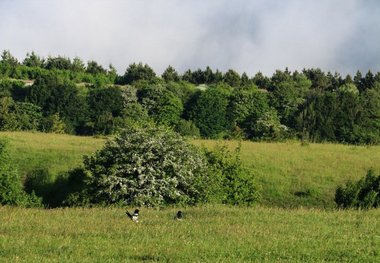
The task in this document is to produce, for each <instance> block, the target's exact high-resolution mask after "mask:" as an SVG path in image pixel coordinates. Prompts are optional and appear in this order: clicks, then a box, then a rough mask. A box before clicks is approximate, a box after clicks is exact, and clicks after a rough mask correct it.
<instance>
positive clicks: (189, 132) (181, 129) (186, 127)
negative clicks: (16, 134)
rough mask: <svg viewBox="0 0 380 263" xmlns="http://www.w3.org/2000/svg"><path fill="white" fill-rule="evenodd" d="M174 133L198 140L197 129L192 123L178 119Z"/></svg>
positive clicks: (198, 133)
mask: <svg viewBox="0 0 380 263" xmlns="http://www.w3.org/2000/svg"><path fill="white" fill-rule="evenodd" d="M175 131H176V132H178V133H179V134H181V135H182V136H189V137H193V138H199V137H200V132H199V129H198V127H197V126H196V125H195V124H194V122H192V121H187V120H184V119H180V120H179V122H178V124H177V125H176V127H175Z"/></svg>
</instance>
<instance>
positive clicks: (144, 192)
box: [84, 126, 207, 207]
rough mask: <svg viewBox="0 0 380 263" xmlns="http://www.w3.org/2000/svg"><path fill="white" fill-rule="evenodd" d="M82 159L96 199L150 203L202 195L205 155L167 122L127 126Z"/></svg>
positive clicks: (185, 201) (184, 201) (191, 200)
mask: <svg viewBox="0 0 380 263" xmlns="http://www.w3.org/2000/svg"><path fill="white" fill-rule="evenodd" d="M84 164H85V169H86V170H87V171H88V172H89V174H90V175H91V177H90V183H89V186H90V189H91V190H90V192H92V194H93V196H92V201H93V202H95V203H105V204H111V203H122V202H125V203H126V204H127V205H137V206H150V207H153V206H163V205H167V204H173V203H182V204H194V203H197V202H200V201H202V198H203V197H204V191H203V188H202V180H203V177H204V176H205V175H207V171H206V168H207V163H206V161H205V158H204V156H203V155H202V153H201V151H199V150H197V149H196V148H195V147H194V146H193V145H190V144H189V143H187V142H186V141H185V140H184V139H183V138H182V137H180V136H179V135H178V134H176V133H174V132H172V131H170V130H168V129H166V128H162V127H159V128H157V127H152V126H149V127H146V128H144V129H143V128H136V127H131V128H128V129H126V130H124V131H123V132H122V133H121V134H120V135H119V136H117V137H116V138H115V139H114V140H110V141H108V142H107V143H106V145H105V146H104V148H103V149H101V150H100V151H97V152H96V153H95V155H93V156H90V157H85V160H84Z"/></svg>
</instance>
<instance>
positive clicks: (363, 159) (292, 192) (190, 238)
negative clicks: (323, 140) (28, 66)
mask: <svg viewBox="0 0 380 263" xmlns="http://www.w3.org/2000/svg"><path fill="white" fill-rule="evenodd" d="M0 137H2V138H4V137H5V138H8V141H9V151H10V155H11V162H12V164H13V165H14V166H15V167H17V168H18V170H19V171H20V172H21V174H23V175H25V174H27V172H28V171H30V170H32V169H34V168H38V167H45V168H48V169H49V171H50V172H52V173H53V174H58V173H60V172H63V171H66V170H68V169H71V168H74V167H77V166H78V165H81V163H82V157H83V155H88V154H91V153H93V152H94V151H96V150H97V149H100V148H101V147H102V145H103V144H104V142H105V138H92V137H78V136H70V135H56V134H44V133H22V132H1V133H0ZM193 143H194V144H196V145H203V146H205V147H208V148H212V147H214V146H215V145H216V144H218V143H222V144H223V143H224V144H227V146H228V147H229V148H230V149H234V148H236V147H237V146H238V144H239V143H238V142H236V141H224V142H217V141H211V140H195V141H193ZM240 154H241V159H242V161H243V162H244V163H245V165H246V166H247V167H248V168H249V169H250V170H251V171H252V174H253V176H255V178H256V181H257V183H258V185H259V186H260V191H261V200H260V202H259V204H257V205H256V206H254V207H251V208H244V207H229V206H223V205H215V206H212V205H208V206H200V207H187V208H165V209H162V210H158V209H141V214H140V221H141V222H140V223H138V224H135V223H133V222H132V221H130V220H128V218H127V217H126V215H125V210H124V209H121V208H112V207H110V208H65V209H63V208H62V209H25V208H17V207H0V222H1V225H0V262H144V261H145V262H152V261H161V262H252V261H253V262H279V261H281V262H323V261H332V262H379V261H380V250H379V248H380V220H378V218H379V217H380V210H379V209H373V210H368V211H363V210H345V211H343V210H336V209H334V208H335V207H334V201H333V199H334V193H335V188H336V187H337V185H339V184H342V183H344V182H346V181H347V180H350V179H359V178H361V177H363V176H364V175H365V174H366V171H367V170H368V169H369V168H373V169H374V170H375V171H379V170H380V162H379V160H380V147H379V146H370V147H365V146H352V145H338V144H312V143H311V144H308V145H304V146H303V145H301V143H300V142H296V141H290V142H283V143H263V142H260V143H256V142H242V144H241V151H240ZM129 209H130V210H132V209H133V208H129ZM178 209H181V210H182V211H183V212H184V214H185V219H184V220H183V221H175V220H174V219H173V217H174V215H175V213H176V211H177V210H178Z"/></svg>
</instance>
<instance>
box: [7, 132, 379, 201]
mask: <svg viewBox="0 0 380 263" xmlns="http://www.w3.org/2000/svg"><path fill="white" fill-rule="evenodd" d="M0 136H1V137H3V138H4V137H5V138H8V140H9V151H10V154H11V161H12V162H13V165H14V166H15V167H17V168H18V170H19V171H20V172H21V174H22V175H25V174H26V173H27V172H28V171H30V170H33V169H36V168H40V167H44V168H47V169H49V171H50V172H51V173H52V174H58V173H59V172H64V171H67V170H68V169H72V168H74V167H77V166H79V165H81V164H82V158H83V155H89V154H92V153H93V152H95V151H96V150H97V149H100V148H101V147H102V145H103V144H104V142H105V138H94V137H79V136H71V135H58V134H45V133H25V132H1V133H0ZM193 143H194V144H196V145H202V146H204V147H208V148H212V147H214V146H215V145H216V144H218V143H219V144H226V145H227V146H228V147H229V148H230V149H231V150H233V149H235V148H236V147H237V146H238V145H239V143H238V142H237V141H221V142H218V141H213V140H196V141H193ZM240 155H241V159H242V161H243V162H244V164H245V165H246V166H247V167H248V168H249V169H250V170H251V171H252V173H253V176H255V178H256V180H257V183H258V185H259V187H260V191H261V196H262V197H261V201H260V204H262V205H266V206H277V207H300V206H302V207H316V208H333V207H334V194H335V189H336V187H337V186H338V185H340V184H343V183H345V182H346V181H347V180H357V179H359V178H361V177H364V176H365V174H366V172H367V170H368V169H370V168H373V169H374V170H375V171H380V161H379V160H380V146H353V145H342V144H312V143H311V144H308V145H306V146H303V145H301V143H300V142H296V141H289V142H283V143H264V142H258V143H257V142H248V141H246V142H242V144H241V151H240Z"/></svg>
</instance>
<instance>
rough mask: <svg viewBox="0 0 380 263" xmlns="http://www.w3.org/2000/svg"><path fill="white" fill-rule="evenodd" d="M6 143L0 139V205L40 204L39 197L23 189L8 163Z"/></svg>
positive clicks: (13, 169) (30, 205)
mask: <svg viewBox="0 0 380 263" xmlns="http://www.w3.org/2000/svg"><path fill="white" fill-rule="evenodd" d="M6 144H7V143H6V141H5V140H0V205H16V206H25V207H38V206H41V199H40V198H38V197H37V196H36V195H35V194H34V192H32V193H31V194H30V195H29V194H27V193H26V192H25V191H24V189H23V185H22V181H21V178H20V176H19V174H18V173H17V170H16V169H15V168H14V167H11V165H10V164H9V158H8V153H7V151H6Z"/></svg>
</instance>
